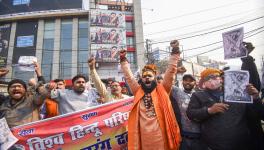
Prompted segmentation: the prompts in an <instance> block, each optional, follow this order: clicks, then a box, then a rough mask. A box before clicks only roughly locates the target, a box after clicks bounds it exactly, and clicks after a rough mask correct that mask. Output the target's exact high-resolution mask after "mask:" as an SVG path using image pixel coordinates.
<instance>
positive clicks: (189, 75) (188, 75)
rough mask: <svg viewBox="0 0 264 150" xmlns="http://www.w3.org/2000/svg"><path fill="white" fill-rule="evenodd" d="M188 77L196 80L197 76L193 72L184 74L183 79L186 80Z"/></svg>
mask: <svg viewBox="0 0 264 150" xmlns="http://www.w3.org/2000/svg"><path fill="white" fill-rule="evenodd" d="M187 78H190V79H192V80H194V81H196V79H195V77H194V76H193V75H191V74H185V75H183V77H182V80H185V79H187Z"/></svg>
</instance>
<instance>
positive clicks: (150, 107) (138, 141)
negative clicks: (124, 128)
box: [120, 51, 181, 150]
mask: <svg viewBox="0 0 264 150" xmlns="http://www.w3.org/2000/svg"><path fill="white" fill-rule="evenodd" d="M125 56H126V51H121V52H120V61H121V68H122V70H123V72H124V76H125V79H126V81H127V83H128V85H129V87H130V88H131V90H132V93H133V95H134V97H135V98H134V104H133V107H132V110H131V112H130V114H129V120H128V149H129V150H178V149H179V145H180V142H181V136H180V130H179V126H178V124H177V122H176V118H175V115H174V112H173V109H172V106H171V103H170V99H169V93H170V91H171V87H172V84H173V81H174V77H175V74H176V72H177V62H178V61H179V59H180V53H179V52H178V51H173V52H172V55H171V56H170V58H169V65H168V68H167V71H166V73H165V75H164V80H163V82H162V83H157V81H156V75H157V68H156V66H155V65H151V64H150V65H146V66H145V67H144V68H143V69H142V76H141V79H140V81H139V82H138V81H136V79H135V78H134V76H133V74H132V72H131V70H130V68H129V64H128V62H127V59H126V57H125Z"/></svg>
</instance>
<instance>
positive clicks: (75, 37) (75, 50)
mask: <svg viewBox="0 0 264 150" xmlns="http://www.w3.org/2000/svg"><path fill="white" fill-rule="evenodd" d="M78 27H79V23H78V18H73V21H72V70H71V71H72V73H71V75H72V77H74V76H75V75H76V74H77V67H78Z"/></svg>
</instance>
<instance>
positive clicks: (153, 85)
mask: <svg viewBox="0 0 264 150" xmlns="http://www.w3.org/2000/svg"><path fill="white" fill-rule="evenodd" d="M141 87H142V89H143V91H144V92H145V93H151V92H152V91H153V90H154V89H155V88H156V87H157V82H156V81H154V80H153V81H151V85H150V86H147V85H146V83H143V82H142V83H141Z"/></svg>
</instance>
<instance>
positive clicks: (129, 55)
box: [127, 52, 136, 64]
mask: <svg viewBox="0 0 264 150" xmlns="http://www.w3.org/2000/svg"><path fill="white" fill-rule="evenodd" d="M127 59H128V62H130V63H131V64H135V63H136V62H135V53H134V52H128V53H127Z"/></svg>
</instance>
